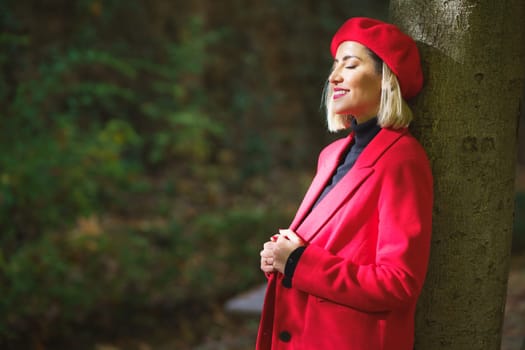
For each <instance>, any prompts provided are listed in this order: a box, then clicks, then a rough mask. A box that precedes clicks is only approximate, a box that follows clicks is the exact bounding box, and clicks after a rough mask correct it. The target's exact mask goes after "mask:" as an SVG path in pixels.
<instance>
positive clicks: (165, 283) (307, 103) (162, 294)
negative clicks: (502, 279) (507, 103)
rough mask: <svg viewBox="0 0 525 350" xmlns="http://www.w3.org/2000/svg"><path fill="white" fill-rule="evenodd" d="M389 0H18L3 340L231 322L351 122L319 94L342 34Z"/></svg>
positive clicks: (524, 202)
mask: <svg viewBox="0 0 525 350" xmlns="http://www.w3.org/2000/svg"><path fill="white" fill-rule="evenodd" d="M387 9H388V1H380V0H375V1H366V2H365V1H348V0H346V1H338V0H334V1H330V2H318V1H301V2H299V3H298V2H297V1H293V2H292V1H286V0H280V1H278V0H273V1H254V2H251V3H250V4H246V3H245V2H238V1H234V0H225V1H220V2H219V1H205V0H199V1H191V2H182V1H168V0H150V1H145V0H128V1H122V0H75V1H70V0H47V1H37V0H18V1H14V0H2V1H0V30H1V31H0V69H1V71H2V74H1V76H0V101H2V103H1V105H0V233H1V234H0V247H1V248H0V295H1V298H0V336H1V340H0V345H2V346H1V347H2V348H18V347H27V348H31V347H32V348H47V347H49V348H57V347H58V346H59V345H58V344H68V342H72V343H73V344H76V346H75V348H76V349H80V347H79V346H78V344H79V343H82V344H84V346H85V348H86V349H88V348H93V347H92V344H93V343H96V342H97V341H100V340H101V339H110V338H112V337H115V336H118V335H119V334H123V335H125V334H132V333H134V332H135V331H136V330H137V329H140V330H142V331H146V332H147V331H148V330H153V329H157V328H159V327H162V328H170V331H171V332H173V336H174V337H176V338H177V339H178V341H179V343H178V345H177V346H178V348H180V349H183V348H184V346H188V347H189V346H192V345H194V344H196V343H198V342H199V341H201V340H202V338H203V337H213V336H214V334H213V332H215V331H217V332H219V331H220V327H218V330H216V329H215V328H213V327H212V324H214V323H215V324H217V323H219V324H220V320H219V321H218V320H217V318H220V317H222V316H221V312H220V311H219V310H220V309H221V306H222V305H223V303H224V301H225V300H226V299H228V298H229V297H231V296H232V295H235V294H237V293H239V292H241V291H243V290H245V289H246V288H248V287H250V286H253V285H257V284H259V283H261V282H263V280H264V277H263V276H262V274H261V273H260V272H259V270H258V265H259V259H258V252H259V250H260V249H261V243H262V242H264V241H265V240H266V239H267V238H268V237H269V236H270V235H271V234H273V233H275V230H276V229H277V228H279V227H285V226H287V225H288V223H289V222H290V220H291V218H292V216H293V214H294V212H295V210H296V208H297V206H298V204H299V202H300V200H301V198H302V195H303V193H304V191H305V189H306V187H307V185H308V184H309V181H310V180H311V178H312V176H313V171H314V169H315V163H316V160H317V155H318V152H319V150H320V149H321V148H322V147H323V146H324V145H326V144H327V143H328V142H330V140H333V139H334V138H336V137H339V136H341V135H331V134H329V133H328V132H327V131H326V127H325V122H324V113H323V110H322V107H321V95H322V90H323V87H324V83H325V79H326V76H327V74H328V71H329V68H330V65H331V57H330V55H329V50H328V47H329V46H328V45H329V42H330V38H331V35H332V34H333V32H334V31H335V30H336V28H337V27H338V26H339V25H340V24H341V23H342V22H343V21H344V20H345V19H347V18H348V17H350V16H360V15H365V16H371V17H376V18H382V19H386V18H387ZM524 124H525V122H524V121H523V115H522V122H521V125H522V128H521V131H520V135H521V137H520V151H519V159H518V160H517V169H518V179H520V178H521V176H522V175H521V174H522V172H520V169H523V167H525V143H524V139H525V136H524V131H523V129H524V128H523V125H524ZM520 181H521V182H518V185H517V191H516V215H515V224H514V237H513V250H514V252H515V253H516V254H521V253H523V252H524V251H525V181H523V180H520ZM520 184H521V185H520ZM210 327H211V328H210ZM15 346H16V347H15Z"/></svg>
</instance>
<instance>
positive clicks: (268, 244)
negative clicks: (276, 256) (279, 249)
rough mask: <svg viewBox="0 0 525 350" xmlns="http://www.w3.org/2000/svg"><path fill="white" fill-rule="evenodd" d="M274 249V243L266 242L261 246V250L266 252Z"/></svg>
mask: <svg viewBox="0 0 525 350" xmlns="http://www.w3.org/2000/svg"><path fill="white" fill-rule="evenodd" d="M274 247H275V242H266V243H264V244H263V248H264V249H266V250H273V248H274Z"/></svg>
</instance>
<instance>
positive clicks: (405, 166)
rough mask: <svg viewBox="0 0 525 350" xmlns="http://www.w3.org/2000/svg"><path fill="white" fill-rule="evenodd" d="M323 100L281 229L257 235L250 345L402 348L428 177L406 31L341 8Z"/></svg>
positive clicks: (408, 339) (423, 262) (416, 288)
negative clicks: (257, 307) (297, 201)
mask: <svg viewBox="0 0 525 350" xmlns="http://www.w3.org/2000/svg"><path fill="white" fill-rule="evenodd" d="M331 53H332V56H333V57H334V65H333V69H332V72H331V74H330V76H329V78H328V83H327V88H326V93H325V95H326V96H325V103H326V110H327V119H328V128H329V129H330V130H331V131H336V130H340V129H348V128H350V129H351V130H352V132H351V133H350V135H349V136H348V137H346V138H343V139H340V140H337V141H335V142H333V143H332V144H330V145H329V146H327V147H326V148H325V149H324V150H323V151H322V152H321V154H320V156H319V163H318V168H317V174H316V176H315V178H314V179H313V182H312V184H311V186H310V188H309V189H308V192H307V193H306V196H305V198H304V200H303V202H302V204H301V206H300V207H299V210H298V212H297V214H296V216H295V218H294V220H293V222H292V224H291V226H290V228H289V229H287V230H280V233H279V234H278V235H274V236H273V237H272V238H271V239H270V240H269V241H268V242H266V243H265V244H264V248H263V250H262V251H261V270H262V271H263V272H265V273H266V275H267V277H268V288H267V292H266V298H265V302H264V308H263V313H262V316H261V323H260V326H259V334H258V337H257V350H270V349H271V350H276V349H296V350H297V349H300V350H339V349H350V350H380V349H391V350H405V349H406V350H408V349H413V343H414V313H415V308H416V301H417V298H418V296H419V294H420V291H421V288H422V285H423V281H424V278H425V274H426V270H427V261H428V257H429V248H430V234H431V226H432V201H433V190H432V175H431V172H430V167H429V162H428V160H427V157H426V155H425V152H424V150H423V149H422V147H421V146H420V144H419V143H418V142H417V141H416V140H415V139H414V138H413V137H412V136H411V134H410V132H409V131H408V129H407V127H408V124H409V123H410V121H411V119H412V114H411V112H410V109H409V108H408V106H407V105H406V103H405V99H409V98H411V97H413V96H415V95H416V94H417V93H418V92H419V91H420V90H421V87H422V83H423V78H422V73H421V67H420V60H419V53H418V50H417V47H416V44H415V43H414V41H413V40H412V39H411V38H410V37H408V36H407V35H406V34H404V33H402V32H401V31H400V30H399V29H398V28H397V27H395V26H393V25H391V24H388V23H384V22H381V21H378V20H374V19H370V18H351V19H349V20H348V21H347V22H345V23H344V24H343V25H342V26H341V28H339V30H338V31H337V32H336V34H335V35H334V37H333V39H332V42H331Z"/></svg>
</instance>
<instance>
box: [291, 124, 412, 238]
mask: <svg viewBox="0 0 525 350" xmlns="http://www.w3.org/2000/svg"><path fill="white" fill-rule="evenodd" d="M406 132H407V129H400V130H391V129H381V131H380V132H379V133H378V134H377V136H376V137H374V138H373V139H372V141H370V143H369V144H368V146H367V147H366V148H365V149H364V150H363V152H362V153H361V155H360V156H359V158H358V159H357V161H356V163H355V164H354V166H353V167H352V169H351V170H350V171H349V172H348V173H347V174H346V175H345V176H344V177H343V178H342V179H341V180H340V181H339V183H338V184H337V185H336V186H335V187H334V188H333V189H332V190H331V191H330V192H329V193H328V194H327V195H326V196H325V197H324V198H323V199H322V200H321V202H319V204H318V205H317V206H316V207H315V208H314V209H313V210H311V207H312V205H313V204H314V203H315V201H316V200H317V198H318V197H319V195H320V193H321V191H322V190H323V189H324V187H325V186H326V183H327V181H328V180H329V179H330V178H331V176H332V174H333V172H334V170H335V169H336V167H337V166H338V163H339V159H340V155H341V153H342V152H343V151H344V150H345V149H346V147H348V145H349V143H350V142H351V141H352V139H353V137H352V135H351V136H349V137H348V138H347V142H344V143H343V144H342V145H341V147H340V148H338V149H336V150H334V152H333V153H334V155H333V156H331V155H330V156H331V158H330V159H328V161H327V162H326V163H325V165H323V166H322V167H321V168H320V169H319V171H318V174H317V175H316V176H315V178H314V180H313V181H312V184H311V186H310V188H309V189H308V191H307V193H306V195H305V198H304V200H303V202H302V204H301V206H300V207H299V210H298V212H297V215H296V217H295V219H294V220H293V222H292V224H291V225H290V229H292V230H293V231H295V232H297V234H298V235H299V236H300V237H301V238H302V239H303V240H304V241H306V242H309V241H311V240H312V239H313V238H314V237H315V236H316V235H317V233H318V232H319V230H320V229H321V228H322V227H323V225H324V224H325V223H326V222H327V221H328V220H329V219H330V218H331V217H332V216H333V215H334V214H335V213H336V212H337V210H338V209H339V208H340V207H341V205H342V204H343V203H345V202H346V201H347V198H348V197H349V196H351V195H352V194H353V193H354V192H355V191H356V190H357V189H358V188H359V187H360V186H361V185H362V184H363V183H364V182H365V181H366V179H367V178H368V177H369V176H370V175H371V174H372V173H373V172H374V168H373V166H374V164H375V162H376V161H377V159H378V158H379V157H381V155H382V154H383V153H384V152H385V151H386V150H387V149H388V148H389V147H390V146H391V145H392V144H393V143H394V142H395V141H396V140H397V139H398V138H399V137H401V135H403V134H405V133H406Z"/></svg>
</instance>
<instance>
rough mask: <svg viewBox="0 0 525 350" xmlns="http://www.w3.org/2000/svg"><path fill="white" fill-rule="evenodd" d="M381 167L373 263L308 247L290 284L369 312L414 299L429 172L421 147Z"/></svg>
mask: <svg viewBox="0 0 525 350" xmlns="http://www.w3.org/2000/svg"><path fill="white" fill-rule="evenodd" d="M388 164H389V165H388V167H386V166H385V167H384V168H383V170H382V171H383V172H384V173H383V174H382V178H381V181H380V182H379V183H380V185H381V190H380V191H379V195H378V197H377V203H374V205H377V210H378V216H379V221H378V227H377V232H375V233H373V234H377V244H376V252H375V256H376V257H375V263H373V264H369V265H359V264H356V263H355V262H353V261H352V257H342V256H337V255H334V254H332V253H330V252H329V251H327V250H325V249H324V248H322V247H320V246H317V245H315V244H311V245H309V246H308V247H307V248H306V250H305V251H304V253H303V255H302V257H301V259H300V261H299V262H298V264H297V267H296V270H295V273H294V277H293V280H292V283H293V287H294V288H297V289H298V290H301V291H303V292H306V293H309V294H312V295H315V296H317V297H320V298H323V299H327V300H329V301H332V302H335V303H339V304H343V305H346V306H349V307H352V308H355V309H359V310H362V311H367V312H383V311H389V310H392V309H396V308H400V307H404V306H406V305H407V303H412V302H414V301H415V300H416V299H417V297H418V296H419V293H420V291H421V288H422V285H423V282H424V278H425V274H426V270H427V263H428V257H429V251H430V234H431V227H432V202H433V189H432V175H431V172H430V167H429V164H428V160H427V158H426V155H425V154H424V151H422V150H421V152H415V153H413V154H412V156H409V157H407V158H405V159H404V160H403V161H402V162H400V159H396V158H395V157H393V158H392V159H391V161H388Z"/></svg>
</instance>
